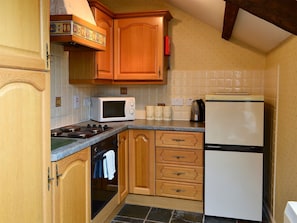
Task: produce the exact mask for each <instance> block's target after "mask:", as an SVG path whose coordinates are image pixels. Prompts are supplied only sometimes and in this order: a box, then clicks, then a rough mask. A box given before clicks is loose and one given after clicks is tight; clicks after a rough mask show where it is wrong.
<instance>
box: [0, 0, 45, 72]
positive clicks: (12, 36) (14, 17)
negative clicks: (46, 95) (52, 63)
mask: <svg viewBox="0 0 297 223" xmlns="http://www.w3.org/2000/svg"><path fill="white" fill-rule="evenodd" d="M0 21H1V22H0V23H1V31H0V34H1V35H0V66H3V67H18V68H26V69H34V70H44V69H49V62H48V61H47V52H49V49H48V48H49V45H48V43H49V41H48V40H49V1H48V0H26V1H23V0H10V1H3V2H1V7H0Z"/></svg>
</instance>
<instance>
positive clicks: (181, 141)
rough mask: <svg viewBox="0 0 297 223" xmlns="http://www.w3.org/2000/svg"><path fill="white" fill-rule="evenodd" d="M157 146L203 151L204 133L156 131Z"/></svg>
mask: <svg viewBox="0 0 297 223" xmlns="http://www.w3.org/2000/svg"><path fill="white" fill-rule="evenodd" d="M156 146H165V147H178V148H192V149H203V133H199V132H177V131H156Z"/></svg>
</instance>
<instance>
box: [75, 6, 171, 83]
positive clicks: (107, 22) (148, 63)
mask: <svg viewBox="0 0 297 223" xmlns="http://www.w3.org/2000/svg"><path fill="white" fill-rule="evenodd" d="M88 2H89V5H90V6H91V9H92V12H93V14H94V17H95V20H96V23H97V25H98V26H99V27H101V28H104V29H105V30H106V50H105V51H97V52H94V51H74V50H71V51H69V82H70V83H71V84H166V83H167V70H168V59H169V57H168V56H165V55H164V36H165V35H167V34H168V22H169V21H170V20H171V19H172V16H171V14H170V13H169V11H166V10H160V11H152V12H144V13H138V12H137V13H117V14H115V13H113V12H111V11H110V10H108V9H107V8H106V7H105V6H104V5H102V4H101V3H100V2H98V1H95V0H89V1H88Z"/></svg>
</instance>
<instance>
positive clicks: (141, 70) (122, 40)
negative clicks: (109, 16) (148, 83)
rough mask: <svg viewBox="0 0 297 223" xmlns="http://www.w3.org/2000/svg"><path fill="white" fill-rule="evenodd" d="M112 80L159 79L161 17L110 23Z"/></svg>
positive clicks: (160, 65) (161, 36)
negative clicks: (112, 43)
mask: <svg viewBox="0 0 297 223" xmlns="http://www.w3.org/2000/svg"><path fill="white" fill-rule="evenodd" d="M114 39H115V40H114V47H115V55H114V61H115V73H114V79H115V80H162V79H163V18H162V17H140V18H125V19H116V20H114Z"/></svg>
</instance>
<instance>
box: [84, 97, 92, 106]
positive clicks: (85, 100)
mask: <svg viewBox="0 0 297 223" xmlns="http://www.w3.org/2000/svg"><path fill="white" fill-rule="evenodd" d="M89 105H91V98H90V97H85V98H84V100H83V106H84V107H87V106H89Z"/></svg>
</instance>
